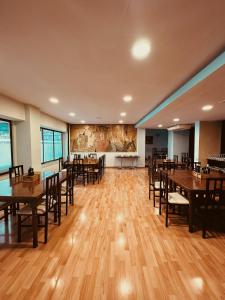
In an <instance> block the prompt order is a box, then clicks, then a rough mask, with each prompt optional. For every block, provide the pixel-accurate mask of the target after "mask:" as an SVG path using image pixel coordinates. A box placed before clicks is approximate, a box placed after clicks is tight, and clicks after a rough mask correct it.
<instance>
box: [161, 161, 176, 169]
mask: <svg viewBox="0 0 225 300" xmlns="http://www.w3.org/2000/svg"><path fill="white" fill-rule="evenodd" d="M175 167H176V164H175V162H174V161H164V162H163V170H175Z"/></svg>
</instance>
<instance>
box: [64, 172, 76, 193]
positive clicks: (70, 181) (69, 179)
mask: <svg viewBox="0 0 225 300" xmlns="http://www.w3.org/2000/svg"><path fill="white" fill-rule="evenodd" d="M73 186H74V169H73V166H67V168H66V188H67V191H69V190H70V189H72V188H73Z"/></svg>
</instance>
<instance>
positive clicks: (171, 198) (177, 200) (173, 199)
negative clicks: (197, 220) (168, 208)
mask: <svg viewBox="0 0 225 300" xmlns="http://www.w3.org/2000/svg"><path fill="white" fill-rule="evenodd" d="M168 202H169V203H170V204H182V205H189V201H188V200H187V199H186V198H185V197H184V196H182V195H181V194H179V193H176V192H174V193H168Z"/></svg>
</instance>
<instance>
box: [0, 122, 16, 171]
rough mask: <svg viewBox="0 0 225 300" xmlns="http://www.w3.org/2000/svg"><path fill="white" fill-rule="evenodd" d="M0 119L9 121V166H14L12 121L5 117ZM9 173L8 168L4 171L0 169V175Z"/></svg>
mask: <svg viewBox="0 0 225 300" xmlns="http://www.w3.org/2000/svg"><path fill="white" fill-rule="evenodd" d="M0 121H3V122H7V123H9V131H10V132H9V135H10V151H11V167H13V166H14V161H13V135H12V121H11V120H7V119H3V118H0ZM8 173H9V170H8V171H5V172H1V171H0V176H1V175H5V174H8Z"/></svg>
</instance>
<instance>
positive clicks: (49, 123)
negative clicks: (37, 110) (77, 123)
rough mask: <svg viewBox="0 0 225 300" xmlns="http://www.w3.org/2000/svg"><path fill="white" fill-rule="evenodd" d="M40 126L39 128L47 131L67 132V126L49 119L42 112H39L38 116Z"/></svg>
mask: <svg viewBox="0 0 225 300" xmlns="http://www.w3.org/2000/svg"><path fill="white" fill-rule="evenodd" d="M40 124H41V127H45V128H48V129H53V130H58V131H61V132H66V131H67V124H66V123H65V122H63V121H61V120H58V119H56V118H54V117H51V116H49V115H47V114H45V113H43V112H41V115H40Z"/></svg>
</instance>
